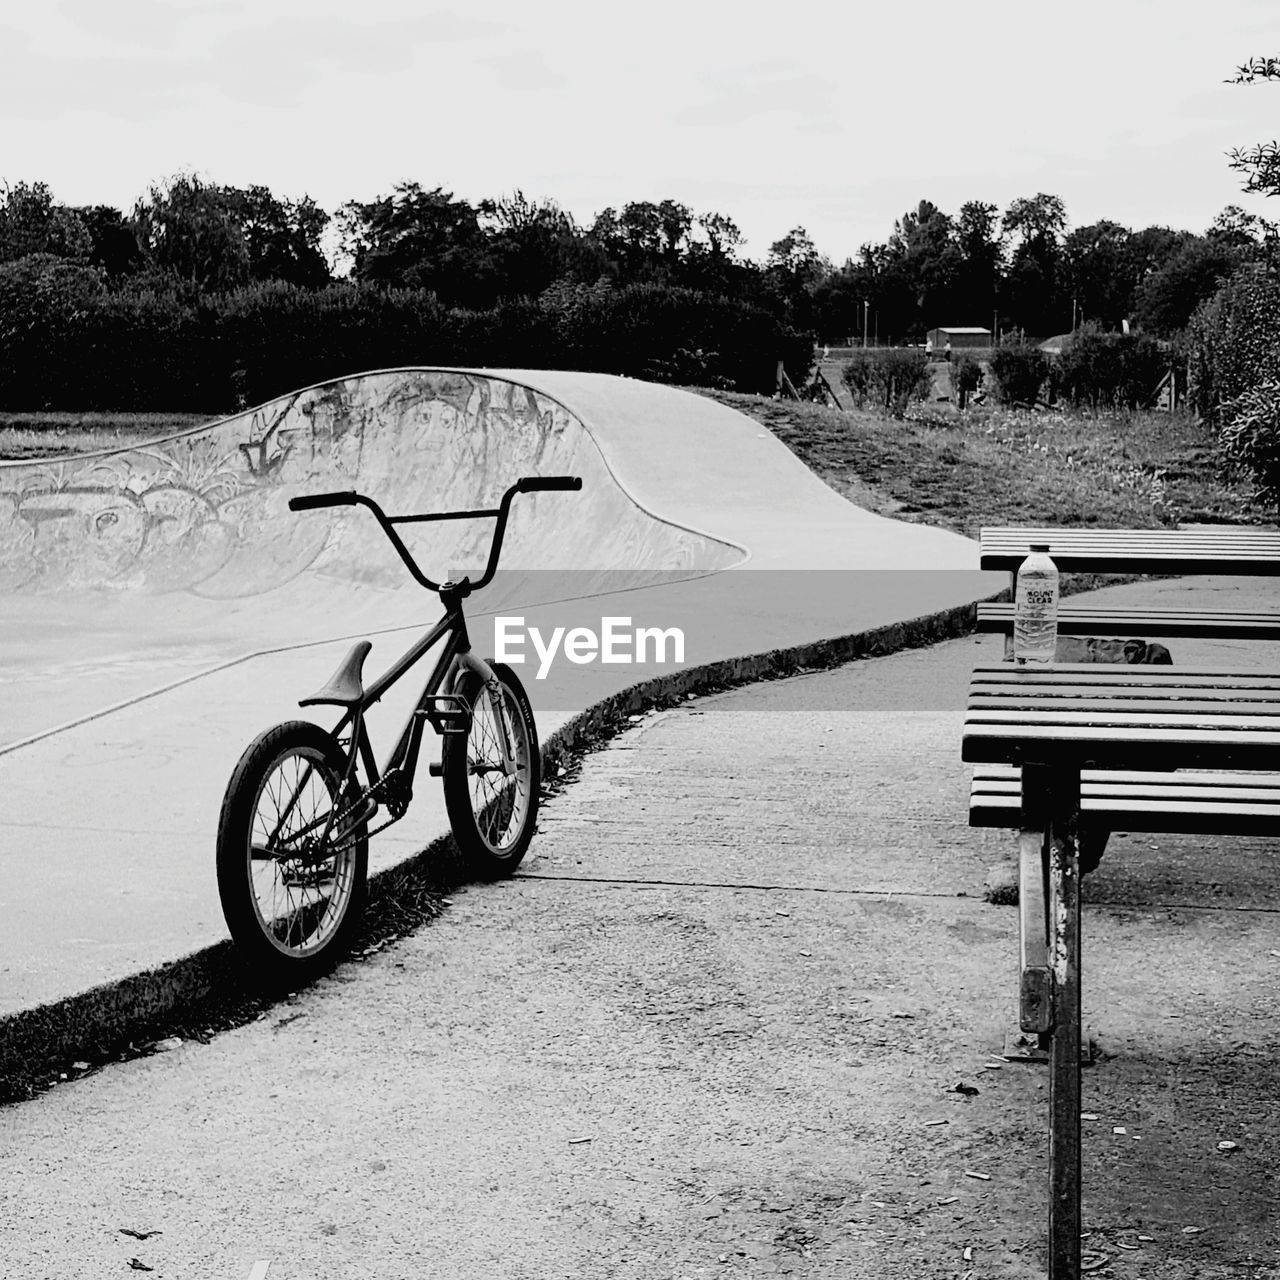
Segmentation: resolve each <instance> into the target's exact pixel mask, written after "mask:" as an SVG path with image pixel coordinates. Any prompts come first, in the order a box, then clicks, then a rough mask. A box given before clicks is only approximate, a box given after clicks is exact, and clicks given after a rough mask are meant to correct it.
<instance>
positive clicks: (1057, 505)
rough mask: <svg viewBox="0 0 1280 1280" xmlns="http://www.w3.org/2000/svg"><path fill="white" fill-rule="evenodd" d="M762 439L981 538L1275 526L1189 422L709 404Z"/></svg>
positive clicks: (875, 502)
mask: <svg viewBox="0 0 1280 1280" xmlns="http://www.w3.org/2000/svg"><path fill="white" fill-rule="evenodd" d="M702 394H703V395H707V396H710V397H712V398H713V399H716V400H718V401H720V402H721V403H723V404H726V405H728V406H729V407H730V408H733V409H737V410H738V411H739V412H741V413H745V414H747V415H748V416H749V417H752V418H754V419H755V420H756V421H757V422H760V423H762V424H763V425H764V426H766V427H768V428H769V430H770V431H772V432H773V433H774V434H775V435H776V436H778V438H779V439H780V440H782V441H783V443H784V444H786V446H787V447H788V448H789V449H791V451H792V452H793V453H795V454H796V456H797V457H798V458H799V459H800V460H801V461H802V462H804V463H805V465H806V466H808V467H809V468H810V469H811V470H812V471H814V472H816V473H817V475H819V476H820V477H821V478H822V479H823V480H825V481H826V483H827V484H829V485H830V486H831V487H832V488H833V489H835V490H836V492H837V493H840V494H842V495H843V496H845V497H846V498H848V499H849V500H850V501H851V502H854V503H857V505H858V506H861V507H864V508H866V509H868V510H870V511H874V512H877V513H879V514H881V515H890V516H894V517H895V518H897V519H899V520H909V521H913V522H916V523H919V524H932V525H939V526H941V527H942V528H946V529H951V530H953V531H955V532H956V533H962V534H964V535H966V536H967V537H971V538H976V537H977V536H978V531H979V529H980V528H981V526H982V525H984V524H986V525H990V524H1024V525H1036V524H1045V525H1063V526H1072V525H1077V526H1083V525H1097V526H1099V527H1110V528H1132V529H1147V528H1158V527H1161V526H1166V525H1176V524H1195V523H1206V524H1270V523H1274V521H1275V519H1276V513H1275V512H1274V511H1273V510H1271V509H1270V508H1267V507H1264V506H1263V505H1262V504H1260V503H1259V502H1257V500H1256V499H1255V497H1254V492H1253V485H1252V483H1251V481H1249V480H1248V479H1247V478H1245V477H1243V476H1241V475H1239V474H1238V473H1236V472H1235V471H1233V469H1232V468H1231V466H1230V465H1229V463H1228V460H1227V459H1226V458H1225V457H1224V456H1223V454H1222V453H1221V452H1220V451H1219V449H1218V446H1217V442H1216V439H1215V437H1214V434H1213V432H1212V430H1211V429H1210V428H1208V427H1205V426H1204V425H1203V424H1201V423H1199V422H1197V421H1195V420H1194V419H1192V418H1191V417H1189V416H1187V415H1183V414H1173V415H1170V414H1167V413H1135V414H1124V415H1113V416H1102V417H1097V418H1093V417H1087V416H1076V415H1067V414H1063V413H1059V412H1051V411H1045V412H1034V413H1033V412H1027V411H1021V410H1009V409H1002V408H989V407H980V408H973V409H970V410H968V411H967V412H966V413H964V414H961V413H959V412H958V411H957V410H956V409H955V408H954V407H952V406H950V405H937V404H935V405H929V406H919V407H917V408H916V409H915V410H914V411H912V412H911V413H909V415H908V417H907V418H905V419H903V420H901V421H895V420H893V419H890V418H886V417H882V416H880V415H879V414H876V413H873V412H870V411H863V410H850V411H844V412H842V411H841V410H839V409H834V408H829V407H827V406H823V405H816V404H805V403H797V402H795V401H790V400H771V399H768V398H766V397H764V396H749V395H741V394H738V393H736V392H721V391H705V390H704V391H702Z"/></svg>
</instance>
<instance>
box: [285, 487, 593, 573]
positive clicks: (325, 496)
mask: <svg viewBox="0 0 1280 1280" xmlns="http://www.w3.org/2000/svg"><path fill="white" fill-rule="evenodd" d="M581 488H582V477H581V476H522V477H521V478H520V479H519V480H517V481H516V482H515V484H513V485H512V486H511V487H510V488H509V489H508V490H507V491H506V493H504V494H503V495H502V500H501V502H499V504H498V505H497V507H496V508H493V509H491V510H483V511H441V512H438V513H435V514H431V515H419V516H389V515H387V514H386V512H385V511H383V509H382V508H381V507H380V506H379V505H378V504H377V503H376V502H375V501H374V500H373V499H372V498H368V497H366V496H365V495H364V494H363V493H357V492H356V491H355V490H354V489H346V490H343V491H341V492H337V493H312V494H306V495H303V496H301V497H297V498H290V499H289V510H290V511H312V510H315V509H317V508H319V507H349V506H356V505H359V506H362V507H368V508H369V510H370V511H372V512H373V514H374V516H375V517H377V520H378V523H379V524H380V525H381V526H382V531H383V533H385V534H386V535H387V537H388V538H389V539H390V540H391V545H392V546H393V547H395V549H396V551H397V552H398V553H399V556H400V559H401V560H403V561H404V564H405V568H407V569H408V570H409V572H410V573H411V574H412V575H413V577H414V580H415V581H416V582H418V583H420V584H421V585H422V586H424V587H426V588H427V589H428V590H429V591H436V592H438V591H439V590H440V589H441V586H442V585H443V584H441V583H439V582H433V581H432V580H431V579H430V578H428V577H427V576H426V574H424V573H423V572H422V570H421V569H419V568H418V565H417V562H416V561H415V560H414V558H413V556H412V555H411V554H410V552H409V548H408V547H406V546H405V545H404V542H403V540H402V539H401V537H400V535H399V534H398V533H397V532H396V531H395V526H396V525H397V524H403V523H406V522H411V521H423V520H468V519H476V518H480V517H489V518H496V519H497V521H498V525H497V528H495V529H494V531H493V544H492V546H491V547H490V548H489V563H488V564H487V565H485V570H484V573H483V574H482V575H481V577H480V581H479V582H471V580H470V579H469V578H464V579H463V580H462V581H463V584H466V586H467V591H466V593H464V594H469V593H470V592H472V591H479V590H480V588H481V587H485V586H488V584H489V582H490V580H491V579H492V578H493V575H494V574H495V573H496V572H497V569H498V556H499V555H500V554H501V552H502V536H503V534H504V533H505V532H506V527H507V513H508V512H509V511H510V510H511V502H512V500H513V499H514V498H515V496H516V495H517V494H519V493H540V492H541V493H554V492H557V491H576V490H578V489H581ZM455 585H459V584H455Z"/></svg>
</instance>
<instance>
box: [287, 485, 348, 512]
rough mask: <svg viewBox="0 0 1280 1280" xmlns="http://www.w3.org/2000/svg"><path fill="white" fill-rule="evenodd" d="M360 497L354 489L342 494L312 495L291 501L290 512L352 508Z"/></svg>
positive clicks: (291, 499)
mask: <svg viewBox="0 0 1280 1280" xmlns="http://www.w3.org/2000/svg"><path fill="white" fill-rule="evenodd" d="M358 496H359V495H358V494H357V493H356V491H355V490H354V489H347V490H345V491H344V492H342V493H311V494H306V495H305V496H303V497H300V498H290V499H289V510H290V511H311V510H313V509H314V508H315V507H350V506H353V505H354V504H355V501H356V498H357V497H358Z"/></svg>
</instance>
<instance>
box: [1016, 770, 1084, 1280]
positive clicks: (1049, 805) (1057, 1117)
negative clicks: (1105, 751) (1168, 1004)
mask: <svg viewBox="0 0 1280 1280" xmlns="http://www.w3.org/2000/svg"><path fill="white" fill-rule="evenodd" d="M1022 805H1023V826H1024V832H1023V837H1022V881H1023V889H1024V891H1025V890H1027V889H1030V891H1031V892H1032V893H1033V894H1035V895H1036V896H1037V898H1038V903H1037V904H1034V905H1033V906H1032V907H1031V908H1030V910H1029V909H1028V907H1027V906H1026V905H1024V906H1023V908H1022V924H1023V947H1022V953H1023V963H1024V966H1025V965H1026V963H1027V961H1028V960H1037V959H1040V958H1041V957H1042V956H1043V959H1044V960H1045V961H1047V967H1048V973H1047V975H1045V974H1044V973H1043V970H1041V969H1040V968H1039V966H1033V967H1032V968H1030V969H1029V970H1028V969H1027V968H1025V967H1024V970H1023V974H1022V988H1021V990H1022V1001H1021V1004H1022V1008H1021V1013H1020V1016H1021V1017H1022V1018H1024V1019H1026V1020H1028V1021H1033V1022H1035V1023H1036V1024H1037V1025H1035V1026H1026V1025H1025V1022H1024V1030H1027V1031H1031V1030H1047V1032H1048V1036H1049V1280H1079V1276H1080V1226H1081V1215H1080V1032H1081V1019H1080V853H1079V842H1078V833H1079V825H1080V775H1079V772H1078V771H1073V770H1070V769H1063V768H1061V767H1054V768H1049V767H1046V766H1043V765H1038V764H1028V765H1024V766H1023V770H1022ZM1037 846H1038V849H1037ZM1037 851H1038V852H1039V854H1040V859H1039V864H1040V865H1039V866H1038V867H1037V866H1036V865H1035V864H1036V861H1037V860H1036V858H1035V854H1036V852H1037ZM1038 921H1044V924H1043V925H1042V926H1041V928H1042V929H1043V932H1040V933H1039V938H1043V940H1044V948H1043V951H1041V949H1040V947H1039V945H1038V939H1037V936H1036V935H1037V930H1036V927H1035V926H1036V923H1037V922H1038ZM1029 938H1030V945H1028V939H1029ZM1029 974H1030V975H1031V976H1030V977H1029ZM1028 993H1030V994H1031V996H1032V998H1031V999H1030V1000H1028ZM1045 1000H1047V1002H1048V1006H1049V1007H1048V1010H1047V1015H1046V1011H1045V1010H1044V1008H1043V1002H1044V1001H1045ZM1046 1022H1047V1023H1048V1026H1047V1027H1043V1026H1041V1025H1039V1024H1043V1023H1046Z"/></svg>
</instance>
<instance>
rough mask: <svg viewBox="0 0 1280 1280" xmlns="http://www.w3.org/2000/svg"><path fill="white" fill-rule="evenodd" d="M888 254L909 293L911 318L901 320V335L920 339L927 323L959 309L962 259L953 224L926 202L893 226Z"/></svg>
mask: <svg viewBox="0 0 1280 1280" xmlns="http://www.w3.org/2000/svg"><path fill="white" fill-rule="evenodd" d="M889 250H890V253H891V254H892V255H893V256H895V257H896V258H897V259H898V264H897V265H898V272H899V274H900V277H901V279H902V282H903V284H904V285H905V286H906V288H907V289H909V290H910V293H911V302H912V304H913V306H912V309H913V311H914V314H913V315H910V316H904V317H903V323H902V324H901V326H900V328H901V331H902V332H903V334H904V335H906V334H910V333H915V334H918V335H923V333H924V332H925V330H926V329H927V328H928V327H929V325H930V322H931V321H933V322H935V323H937V322H938V321H937V317H939V316H943V315H950V313H951V312H952V311H954V310H956V309H957V308H958V306H959V300H958V290H957V284H958V282H959V279H960V272H961V266H962V262H963V259H962V255H961V251H960V248H959V246H958V245H957V244H956V235H955V224H954V223H953V222H952V220H951V219H950V218H949V217H948V216H947V215H946V214H945V213H943V212H942V210H941V209H939V208H938V206H937V205H935V204H933V203H932V201H929V200H921V201H920V203H919V204H918V205H917V206H916V208H915V209H914V210H911V211H909V212H907V213H905V214H903V216H902V217H901V218H899V219H898V221H897V222H896V223H895V224H894V229H893V235H892V236H891V237H890V239H889Z"/></svg>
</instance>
